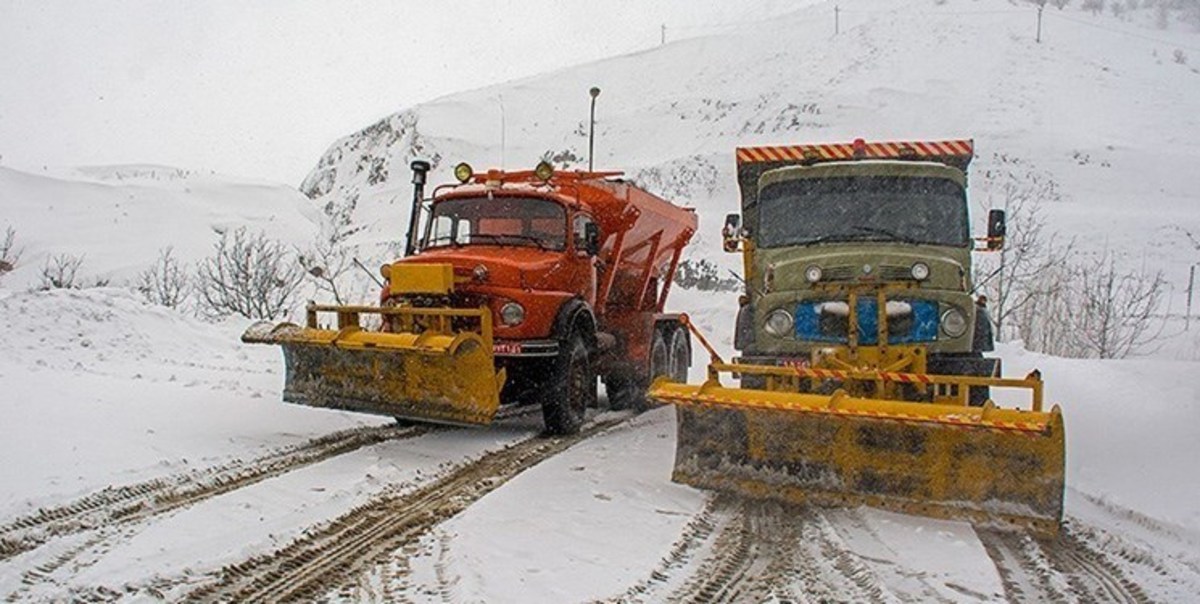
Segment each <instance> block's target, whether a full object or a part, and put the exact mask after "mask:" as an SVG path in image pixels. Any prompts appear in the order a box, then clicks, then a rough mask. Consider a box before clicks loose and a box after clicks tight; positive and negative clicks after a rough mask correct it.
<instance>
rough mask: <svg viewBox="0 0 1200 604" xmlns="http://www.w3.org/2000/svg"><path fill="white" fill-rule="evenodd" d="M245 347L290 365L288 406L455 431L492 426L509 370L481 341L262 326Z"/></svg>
mask: <svg viewBox="0 0 1200 604" xmlns="http://www.w3.org/2000/svg"><path fill="white" fill-rule="evenodd" d="M242 340H243V341H246V342H256V343H267V344H278V345H280V346H282V348H283V355H284V360H285V363H286V365H287V377H286V381H285V384H284V392H283V400H285V401H287V402H291V403H297V404H301V405H307V406H311V407H325V408H330V409H342V410H347V411H358V412H363V413H372V414H376V415H387V416H392V417H397V418H402V419H410V420H416V421H426V422H437V423H447V424H457V425H481V424H488V423H490V422H491V421H492V418H493V417H494V416H495V414H496V409H497V408H498V407H499V405H500V390H501V388H502V387H503V386H504V380H505V375H504V370H503V369H501V370H499V371H497V370H496V368H495V364H494V360H493V353H492V349H491V346H490V345H488V344H487V343H486V339H485V338H484V337H481V336H480V335H479V334H476V333H471V332H458V333H453V334H444V333H432V332H425V333H421V334H414V333H380V332H369V331H364V330H361V329H359V328H357V327H350V328H343V329H340V330H336V331H334V330H327V329H315V328H309V327H300V326H297V325H292V324H286V323H285V324H281V325H279V326H275V327H271V326H269V325H264V324H258V325H255V326H252V327H251V328H250V329H248V330H247V331H246V333H245V334H244V335H243V336H242Z"/></svg>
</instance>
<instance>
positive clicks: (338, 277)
mask: <svg viewBox="0 0 1200 604" xmlns="http://www.w3.org/2000/svg"><path fill="white" fill-rule="evenodd" d="M344 241H345V236H344V235H343V234H341V233H337V232H335V233H334V234H332V235H330V236H321V237H318V238H317V240H316V242H314V243H313V245H312V246H311V247H309V249H308V251H306V252H301V253H300V254H299V257H298V259H299V261H300V265H301V266H302V267H304V274H305V275H306V277H307V278H308V279H309V280H310V281H312V282H313V284H314V286H315V287H316V288H317V291H318V292H324V293H326V294H329V295H330V296H332V297H333V301H334V303H336V304H345V303H346V300H345V299H344V298H345V291H346V288H347V286H348V284H347V283H345V281H346V279H347V277H348V274H349V273H351V271H352V270H353V268H354V260H353V256H352V255H351V253H350V250H349V249H348V248H347V247H346V246H345V245H344Z"/></svg>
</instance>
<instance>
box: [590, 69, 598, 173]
mask: <svg viewBox="0 0 1200 604" xmlns="http://www.w3.org/2000/svg"><path fill="white" fill-rule="evenodd" d="M588 94H590V95H592V113H591V118H590V119H589V124H590V125H589V126H588V172H592V171H593V170H592V168H593V166H594V164H593V161H592V160H594V159H595V157H596V97H598V96H600V89H599V88H597V87H595V86H592V89H591V90H589V91H588Z"/></svg>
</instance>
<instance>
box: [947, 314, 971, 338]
mask: <svg viewBox="0 0 1200 604" xmlns="http://www.w3.org/2000/svg"><path fill="white" fill-rule="evenodd" d="M942 333H944V334H946V335H948V336H950V337H952V338H958V337H961V336H962V335H963V334H965V333H967V317H966V315H964V314H963V312H962V311H961V310H959V309H957V308H951V309H950V310H948V311H946V312H944V313H942Z"/></svg>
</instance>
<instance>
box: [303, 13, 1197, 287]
mask: <svg viewBox="0 0 1200 604" xmlns="http://www.w3.org/2000/svg"><path fill="white" fill-rule="evenodd" d="M836 4H837V5H838V7H839V16H838V18H839V21H840V23H839V28H840V33H838V34H837V35H835V34H834V31H833V29H834V6H835V3H833V2H820V3H816V4H813V5H811V6H806V7H804V8H800V9H798V10H796V11H794V12H792V13H790V14H788V15H785V16H783V17H780V18H777V19H773V20H771V21H767V22H763V21H759V22H750V23H748V24H744V25H741V26H736V27H732V28H731V29H730V30H729V33H725V34H722V35H715V36H706V37H701V38H694V39H686V40H681V41H678V42H673V43H670V44H666V45H665V46H662V47H659V48H654V49H651V50H647V51H645V52H642V53H637V54H633V55H627V56H621V57H616V58H612V59H608V60H604V61H599V62H595V63H591V64H587V65H582V66H578V67H574V68H570V69H565V70H562V71H558V72H555V73H549V74H545V75H539V76H535V77H530V78H526V79H523V80H519V81H515V82H510V83H507V84H503V85H499V86H493V87H488V88H483V89H479V90H472V91H468V92H463V93H459V94H453V95H450V96H447V97H444V98H441V99H438V100H435V101H432V102H428V103H424V104H420V105H417V106H415V107H410V108H408V109H404V110H402V111H399V112H397V113H395V114H393V115H390V116H388V117H385V118H383V119H381V120H380V121H378V122H377V123H375V124H372V125H371V126H369V127H367V128H364V129H363V130H361V131H359V132H356V133H354V134H351V135H349V136H346V137H344V138H342V139H341V140H339V141H337V142H335V143H334V144H333V146H332V147H331V148H330V149H329V150H328V151H327V152H326V153H325V155H324V156H323V157H322V158H321V159H320V161H319V162H318V164H317V166H316V167H315V168H314V169H313V171H312V172H311V174H310V175H309V176H308V178H307V179H305V181H304V183H303V184H302V186H301V190H302V191H303V192H304V193H305V194H306V195H308V196H309V197H311V198H312V199H313V200H315V201H316V202H317V203H318V204H319V205H320V206H321V207H322V209H323V211H325V212H326V214H327V215H329V216H331V217H334V218H335V219H337V220H340V221H344V222H346V223H347V224H354V225H358V226H359V227H365V229H366V230H365V232H364V233H362V234H360V236H359V239H358V241H360V242H364V243H366V242H371V243H377V244H382V243H383V242H387V241H391V240H394V239H395V238H396V237H397V234H398V233H401V232H403V229H404V227H405V222H406V220H407V214H406V212H405V211H404V208H405V207H406V206H407V203H408V199H409V195H410V193H409V185H408V184H407V183H408V175H409V172H408V167H407V166H408V163H409V161H410V160H412V159H414V158H418V157H419V158H424V159H429V160H432V162H433V164H434V166H435V170H436V172H435V178H434V180H435V181H436V180H438V178H439V177H440V178H441V179H443V181H448V180H449V178H450V174H449V170H450V168H451V167H452V166H453V165H454V164H456V163H458V162H460V161H466V162H468V163H471V164H472V165H473V166H475V167H476V169H477V170H479V169H483V168H487V167H505V168H509V169H528V168H530V167H532V166H533V165H534V164H535V163H536V162H537V161H538V159H539V158H552V159H554V160H555V161H556V163H558V164H559V165H560V166H566V167H569V168H578V167H580V166H583V167H586V165H587V137H588V124H587V119H588V102H589V98H588V96H587V91H588V89H589V88H590V87H591V86H599V87H600V88H601V90H602V92H601V94H600V96H599V98H598V99H597V109H596V115H597V119H596V158H595V163H596V166H597V167H598V168H603V169H622V170H625V171H626V172H627V174H628V175H631V176H632V177H633V178H634V179H635V180H638V181H639V182H642V183H643V184H645V185H647V186H649V187H651V188H653V189H657V190H658V192H660V193H661V194H663V195H666V196H668V197H669V198H672V199H675V200H677V201H681V202H683V203H688V204H692V205H695V206H696V207H698V208H699V210H700V214H701V216H702V219H704V220H703V222H702V225H701V233H700V235H701V236H700V240H699V241H698V245H695V246H693V250H692V253H693V254H698V255H716V254H715V252H716V251H717V250H718V249H719V247H718V245H717V239H718V238H717V237H716V229H717V228H719V225H718V224H717V222H718V220H719V217H720V216H721V215H723V214H724V213H725V212H727V211H732V210H733V209H734V208H735V206H736V203H737V202H736V196H735V194H734V188H733V187H732V183H733V182H734V178H733V170H734V161H733V149H734V148H735V147H736V146H738V145H751V144H786V143H797V142H834V141H846V140H852V139H853V138H856V137H865V138H868V139H877V140H880V139H882V140H897V139H913V138H918V139H920V138H925V139H936V138H956V137H971V138H974V139H975V143H976V153H977V160H976V162H975V163H974V164H973V167H972V173H971V176H972V177H973V179H974V180H973V182H972V185H973V187H972V195H973V196H974V199H975V200H977V201H978V202H980V203H983V202H985V201H986V200H988V199H989V198H990V197H993V196H996V195H998V194H999V193H998V191H997V190H996V186H995V185H996V183H998V182H1002V181H1003V180H1004V178H1006V177H1009V176H1011V177H1015V178H1020V179H1029V178H1031V177H1037V178H1040V179H1043V180H1045V181H1048V182H1051V183H1052V184H1053V186H1054V188H1055V190H1056V191H1057V192H1058V193H1059V194H1060V196H1061V199H1060V200H1059V201H1058V202H1054V201H1055V200H1047V201H1048V202H1053V203H1052V207H1047V208H1046V212H1047V216H1048V217H1049V219H1050V222H1051V225H1050V226H1051V230H1053V231H1057V232H1058V233H1060V234H1061V236H1063V237H1075V238H1076V239H1077V240H1078V243H1079V245H1080V246H1081V247H1083V248H1085V249H1087V250H1090V251H1093V252H1097V251H1100V250H1105V249H1107V250H1111V251H1115V253H1116V255H1118V256H1120V257H1122V258H1123V260H1122V262H1125V263H1127V264H1128V265H1130V266H1137V265H1143V264H1152V265H1155V266H1156V267H1161V268H1162V269H1164V271H1165V273H1166V276H1167V279H1168V281H1170V282H1171V283H1173V284H1174V285H1175V287H1176V289H1175V290H1174V291H1175V294H1177V295H1178V294H1179V293H1180V292H1181V291H1182V289H1183V287H1184V286H1185V285H1186V283H1185V282H1186V277H1187V267H1188V266H1189V265H1190V264H1191V263H1193V262H1196V261H1197V260H1200V249H1197V247H1196V245H1197V243H1196V241H1189V240H1188V238H1187V236H1186V233H1187V232H1190V233H1192V234H1193V236H1194V237H1195V236H1196V235H1200V201H1197V199H1196V197H1195V192H1194V189H1195V187H1194V183H1195V179H1194V176H1193V174H1192V172H1191V168H1192V165H1193V164H1194V163H1195V158H1196V157H1197V156H1198V155H1200V117H1198V116H1197V114H1196V112H1195V106H1194V105H1195V99H1196V98H1200V73H1198V72H1197V70H1196V69H1195V68H1193V67H1191V66H1190V65H1188V64H1187V63H1186V61H1184V62H1180V61H1179V60H1178V58H1177V57H1178V55H1177V54H1176V51H1179V52H1183V51H1181V50H1180V48H1181V47H1183V48H1187V47H1190V46H1189V45H1194V44H1195V35H1194V34H1192V33H1189V32H1182V31H1179V32H1173V31H1158V30H1155V29H1151V28H1149V27H1145V26H1143V25H1141V23H1143V22H1145V21H1148V20H1149V17H1148V15H1149V14H1150V10H1149V9H1146V10H1144V11H1139V12H1138V13H1135V14H1132V16H1133V17H1139V18H1134V19H1131V20H1126V18H1128V17H1130V13H1123V16H1124V17H1125V18H1122V19H1119V18H1117V17H1114V16H1112V15H1110V14H1108V13H1103V14H1100V15H1091V14H1089V13H1084V12H1081V11H1079V10H1078V9H1077V8H1070V7H1069V8H1068V9H1066V10H1064V11H1059V10H1057V9H1053V8H1049V9H1048V10H1047V11H1046V14H1045V19H1044V24H1043V28H1042V41H1041V42H1040V43H1038V42H1035V40H1034V36H1035V24H1036V10H1035V8H1034V7H1033V6H1031V5H1029V4H1026V3H1023V2H1013V1H1010V0H971V1H967V0H957V1H955V0H950V1H932V0H903V1H896V0H848V1H841V2H838V3H836ZM1184 56H1186V54H1185V55H1184ZM1172 57H1176V58H1172ZM976 214H977V218H978V217H980V216H982V212H976ZM722 258H723V259H724V260H726V261H731V260H732V259H731V258H729V257H724V256H722ZM729 266H731V267H732V266H733V263H732V262H730V263H729ZM1175 308H1176V309H1177V310H1178V309H1180V308H1181V305H1176V306H1175Z"/></svg>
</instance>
